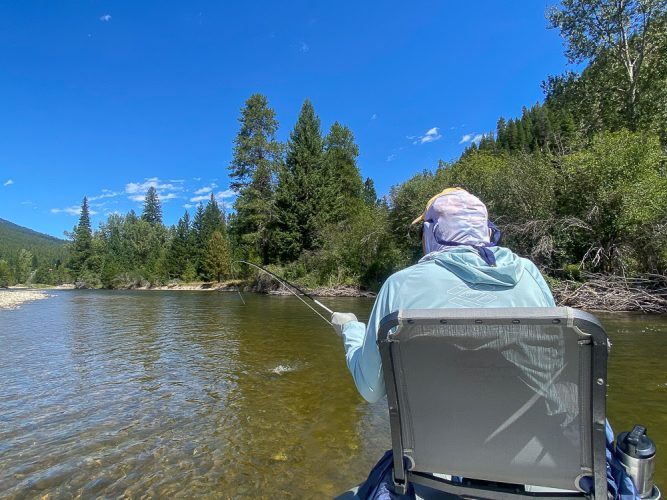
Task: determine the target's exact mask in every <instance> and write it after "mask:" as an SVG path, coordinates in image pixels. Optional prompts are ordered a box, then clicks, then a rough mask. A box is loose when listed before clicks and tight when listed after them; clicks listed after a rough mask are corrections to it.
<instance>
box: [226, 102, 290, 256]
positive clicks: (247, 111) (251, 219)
mask: <svg viewBox="0 0 667 500" xmlns="http://www.w3.org/2000/svg"><path fill="white" fill-rule="evenodd" d="M239 122H240V123H241V127H240V130H239V132H238V134H237V136H236V139H235V140H234V157H233V159H232V162H231V164H230V166H229V170H230V174H229V176H230V178H231V179H232V182H231V184H230V187H231V188H232V189H234V190H236V191H237V192H238V196H237V198H236V201H235V203H234V208H235V210H236V216H235V217H234V218H233V219H232V223H231V231H232V233H233V234H234V236H235V238H236V239H237V240H238V243H239V245H240V247H241V251H242V253H243V255H244V256H245V257H247V258H254V257H258V258H259V260H261V262H262V263H264V264H266V263H268V262H269V260H270V253H269V242H270V238H271V233H270V228H271V224H272V223H273V217H274V191H275V184H276V177H277V175H278V171H279V170H280V165H281V163H282V145H281V144H280V143H279V142H278V141H277V140H276V132H277V130H278V121H277V120H276V118H275V112H274V111H273V109H271V108H270V107H269V105H268V101H267V99H266V97H265V96H263V95H261V94H254V95H252V96H251V97H250V98H249V99H248V100H247V101H246V103H245V106H244V107H243V109H242V110H241V117H240V118H239Z"/></svg>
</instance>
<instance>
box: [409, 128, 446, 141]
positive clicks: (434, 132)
mask: <svg viewBox="0 0 667 500" xmlns="http://www.w3.org/2000/svg"><path fill="white" fill-rule="evenodd" d="M439 130H440V129H439V127H433V128H430V129H428V130H427V131H426V133H425V134H424V135H418V136H414V135H413V136H407V138H408V139H410V140H411V141H412V144H426V143H427V142H435V141H437V140H439V139H441V138H442V135H441V134H440V132H439Z"/></svg>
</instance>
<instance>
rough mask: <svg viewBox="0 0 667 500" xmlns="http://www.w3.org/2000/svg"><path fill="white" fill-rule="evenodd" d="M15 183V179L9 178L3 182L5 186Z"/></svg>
mask: <svg viewBox="0 0 667 500" xmlns="http://www.w3.org/2000/svg"><path fill="white" fill-rule="evenodd" d="M12 184H14V181H13V180H11V179H7V180H6V181H5V182H3V183H2V185H3V186H11V185H12Z"/></svg>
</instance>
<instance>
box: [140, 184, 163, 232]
mask: <svg viewBox="0 0 667 500" xmlns="http://www.w3.org/2000/svg"><path fill="white" fill-rule="evenodd" d="M141 219H142V220H145V221H146V222H148V223H149V224H154V225H161V224H162V207H161V206H160V198H158V195H157V189H155V188H154V187H153V186H151V187H149V188H148V191H146V198H145V199H144V211H143V212H142V214H141Z"/></svg>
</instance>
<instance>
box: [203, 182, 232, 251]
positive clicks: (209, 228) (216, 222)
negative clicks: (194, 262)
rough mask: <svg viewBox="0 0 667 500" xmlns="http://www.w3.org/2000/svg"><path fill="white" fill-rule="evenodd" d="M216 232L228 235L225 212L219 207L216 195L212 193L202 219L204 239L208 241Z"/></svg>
mask: <svg viewBox="0 0 667 500" xmlns="http://www.w3.org/2000/svg"><path fill="white" fill-rule="evenodd" d="M215 231H219V232H220V233H222V234H225V233H226V227H225V212H224V210H223V209H221V208H220V205H218V202H217V200H216V199H215V195H214V194H213V193H211V196H210V198H209V199H208V203H206V208H204V213H203V217H202V239H203V241H208V240H209V239H210V238H211V235H213V233H214V232H215Z"/></svg>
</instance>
